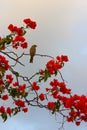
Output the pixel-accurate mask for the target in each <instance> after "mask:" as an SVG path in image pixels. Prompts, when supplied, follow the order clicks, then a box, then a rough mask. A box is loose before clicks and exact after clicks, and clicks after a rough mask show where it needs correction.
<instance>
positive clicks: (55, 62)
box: [0, 18, 87, 126]
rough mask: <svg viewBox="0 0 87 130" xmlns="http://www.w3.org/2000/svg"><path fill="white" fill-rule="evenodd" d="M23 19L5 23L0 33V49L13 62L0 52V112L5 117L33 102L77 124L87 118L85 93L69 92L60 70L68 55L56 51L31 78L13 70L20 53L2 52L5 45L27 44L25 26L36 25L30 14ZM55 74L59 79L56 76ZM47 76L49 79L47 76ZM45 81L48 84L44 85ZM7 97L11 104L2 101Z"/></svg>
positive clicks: (23, 109) (16, 46)
mask: <svg viewBox="0 0 87 130" xmlns="http://www.w3.org/2000/svg"><path fill="white" fill-rule="evenodd" d="M23 22H24V24H25V25H24V26H23V27H17V26H14V25H13V24H10V25H9V26H8V30H9V31H10V34H9V35H7V36H6V37H5V38H1V37H0V52H2V53H3V54H5V55H6V56H7V57H8V58H11V59H12V60H15V62H16V63H15V65H9V62H8V60H7V58H5V57H4V56H3V55H0V99H1V100H2V101H3V105H1V106H0V116H1V117H2V119H3V120H4V121H5V120H7V118H8V116H12V115H16V114H17V113H18V112H20V111H23V112H24V113H26V112H28V106H37V107H40V108H46V109H48V110H49V111H51V112H52V114H54V113H59V114H61V115H62V116H63V117H64V118H66V121H68V122H75V124H76V125H77V126H79V125H80V123H81V121H84V122H87V96H85V95H81V96H79V95H77V94H74V95H72V92H71V89H70V88H68V87H67V84H66V83H65V81H64V79H63V77H62V74H61V72H60V71H61V69H62V68H63V67H64V65H65V62H68V61H69V59H68V56H66V55H60V56H57V57H56V58H55V59H51V60H49V61H48V62H47V63H46V65H45V69H40V70H39V72H37V73H35V74H34V75H33V76H31V78H29V77H27V76H23V75H21V74H20V73H19V72H16V71H15V66H16V64H17V63H19V64H21V65H23V64H22V63H21V62H20V61H19V58H21V57H22V56H24V53H23V54H22V55H21V56H19V57H18V55H17V54H16V53H14V52H13V53H12V52H11V51H10V52H5V49H6V47H9V45H11V46H12V47H13V48H15V49H17V48H18V47H21V48H22V49H26V48H27V47H28V43H27V42H26V38H25V37H24V35H25V34H26V29H28V28H30V29H35V28H36V26H37V24H36V22H35V21H33V20H31V19H30V18H26V19H24V20H23ZM2 50H4V51H2ZM8 50H10V49H8ZM11 53H12V54H14V56H17V59H15V58H13V57H11V56H10V54H11ZM28 55H29V54H28ZM41 56H42V55H41ZM8 70H9V71H8ZM8 72H9V73H8ZM58 74H59V75H60V77H61V81H60V80H59V79H58V77H57V75H58ZM35 76H36V77H35ZM33 78H35V79H36V81H34V80H33ZM49 78H51V80H48V79H49ZM20 81H21V83H20ZM46 82H47V84H48V83H49V86H46V87H45V83H46ZM42 86H44V87H42ZM9 100H12V104H13V106H14V107H13V108H11V107H9V106H7V107H5V106H4V102H5V101H6V102H9ZM66 111H67V115H66Z"/></svg>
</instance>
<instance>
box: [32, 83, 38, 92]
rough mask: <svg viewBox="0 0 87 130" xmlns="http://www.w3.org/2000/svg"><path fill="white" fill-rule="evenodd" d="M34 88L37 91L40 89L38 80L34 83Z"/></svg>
mask: <svg viewBox="0 0 87 130" xmlns="http://www.w3.org/2000/svg"><path fill="white" fill-rule="evenodd" d="M32 89H33V90H36V91H37V90H39V89H40V87H39V86H38V85H37V82H33V83H32Z"/></svg>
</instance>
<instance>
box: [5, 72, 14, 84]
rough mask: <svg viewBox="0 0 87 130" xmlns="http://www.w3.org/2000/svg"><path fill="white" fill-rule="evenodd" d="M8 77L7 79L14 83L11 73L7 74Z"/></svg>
mask: <svg viewBox="0 0 87 130" xmlns="http://www.w3.org/2000/svg"><path fill="white" fill-rule="evenodd" d="M6 79H7V81H8V83H12V81H13V77H12V75H11V74H7V75H6Z"/></svg>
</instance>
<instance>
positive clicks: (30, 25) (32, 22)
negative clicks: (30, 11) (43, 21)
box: [23, 18, 37, 29]
mask: <svg viewBox="0 0 87 130" xmlns="http://www.w3.org/2000/svg"><path fill="white" fill-rule="evenodd" d="M23 22H24V23H25V24H26V25H27V26H29V27H30V28H31V29H35V28H36V26H37V24H36V22H35V21H32V20H31V19H30V18H26V19H24V20H23Z"/></svg>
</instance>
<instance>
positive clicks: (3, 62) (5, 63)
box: [0, 55, 9, 70]
mask: <svg viewBox="0 0 87 130" xmlns="http://www.w3.org/2000/svg"><path fill="white" fill-rule="evenodd" d="M0 67H2V68H3V69H4V70H8V69H9V64H8V60H7V59H6V58H5V57H4V56H2V55H0Z"/></svg>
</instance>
